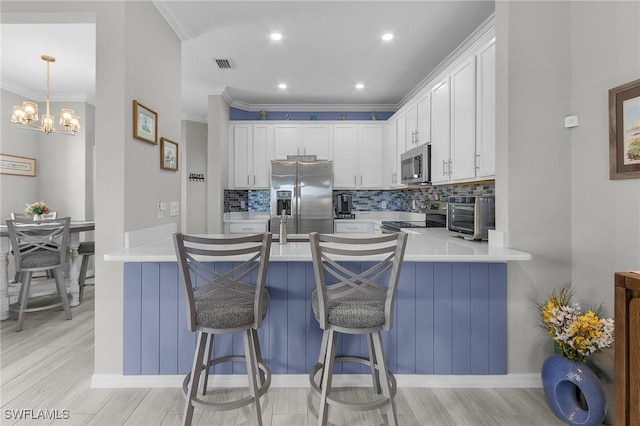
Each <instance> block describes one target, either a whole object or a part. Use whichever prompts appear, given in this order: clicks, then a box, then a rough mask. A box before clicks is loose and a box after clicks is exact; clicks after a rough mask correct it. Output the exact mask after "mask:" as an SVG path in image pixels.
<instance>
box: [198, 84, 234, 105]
mask: <svg viewBox="0 0 640 426" xmlns="http://www.w3.org/2000/svg"><path fill="white" fill-rule="evenodd" d="M202 91H203V92H204V93H205V94H206V95H215V96H222V99H224V100H225V101H226V102H227V104H228V105H231V103H232V102H233V97H232V96H231V94H230V93H229V88H228V87H227V86H204V87H203V88H202Z"/></svg>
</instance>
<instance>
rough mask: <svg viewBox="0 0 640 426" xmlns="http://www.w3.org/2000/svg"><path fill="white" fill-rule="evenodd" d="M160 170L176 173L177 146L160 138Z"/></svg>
mask: <svg viewBox="0 0 640 426" xmlns="http://www.w3.org/2000/svg"><path fill="white" fill-rule="evenodd" d="M160 168H161V169H165V170H173V171H175V172H177V171H178V144H177V143H176V142H173V141H170V140H169V139H167V138H160Z"/></svg>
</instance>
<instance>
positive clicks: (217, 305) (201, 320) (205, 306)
mask: <svg viewBox="0 0 640 426" xmlns="http://www.w3.org/2000/svg"><path fill="white" fill-rule="evenodd" d="M211 288H212V287H211V286H207V285H204V286H202V287H198V288H196V289H194V291H193V295H194V298H195V304H196V323H197V324H198V326H200V327H206V328H215V329H222V328H237V327H243V326H249V325H251V324H252V323H253V320H254V318H253V298H254V295H253V294H248V295H247V294H242V293H238V292H236V291H232V290H229V289H226V288H224V287H217V288H216V289H215V290H213V291H211ZM262 295H263V296H262V312H260V315H262V318H264V316H265V315H266V314H267V309H268V308H269V293H268V292H267V291H266V290H265V291H264V292H263V293H262Z"/></svg>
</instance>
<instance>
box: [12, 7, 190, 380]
mask: <svg viewBox="0 0 640 426" xmlns="http://www.w3.org/2000/svg"><path fill="white" fill-rule="evenodd" d="M2 20H3V22H8V21H11V22H13V23H39V22H57V23H64V22H71V23H78V22H95V23H96V105H95V113H96V117H95V158H96V162H95V166H96V169H95V175H96V184H95V188H96V192H95V193H96V196H95V208H96V210H95V219H96V256H95V259H96V282H98V283H104V285H98V286H97V287H96V290H95V292H96V294H95V299H96V301H95V335H96V341H95V372H96V373H97V374H120V373H121V372H122V356H121V354H122V312H123V308H122V303H123V297H122V291H123V285H122V282H123V266H122V264H119V263H113V262H105V261H104V260H103V257H104V254H105V253H109V252H112V251H114V250H117V249H120V248H122V247H123V239H124V237H123V235H124V231H125V230H130V229H136V228H141V227H147V226H154V225H158V224H162V223H167V222H176V223H179V220H180V217H179V216H176V217H172V218H169V217H168V211H167V212H166V213H167V218H165V219H164V220H158V219H156V203H157V202H158V201H160V200H166V201H179V200H180V175H179V173H175V172H168V171H164V170H160V148H159V145H157V146H153V145H149V144H146V143H144V142H141V141H138V140H134V139H133V135H132V128H131V126H132V122H133V119H132V103H133V100H134V99H137V100H139V101H140V102H142V103H143V104H145V105H146V106H148V107H149V108H152V109H154V110H155V111H156V112H157V113H158V116H159V117H158V118H159V136H165V137H167V138H169V139H171V140H174V141H176V142H180V140H179V138H180V55H181V54H180V41H179V39H178V37H177V36H176V35H175V33H173V31H172V30H171V29H170V27H169V26H168V25H167V23H166V22H165V21H164V19H163V18H162V17H161V16H160V14H159V13H158V11H157V10H156V8H155V7H154V6H153V5H152V4H151V2H148V1H144V2H126V3H125V2H75V1H70V2H64V1H57V2H3V4H2ZM3 108H4V106H3ZM2 136H3V139H4V133H3V135H2ZM3 184H4V182H3Z"/></svg>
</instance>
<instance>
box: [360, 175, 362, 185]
mask: <svg viewBox="0 0 640 426" xmlns="http://www.w3.org/2000/svg"><path fill="white" fill-rule="evenodd" d="M360 186H362V175H360Z"/></svg>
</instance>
